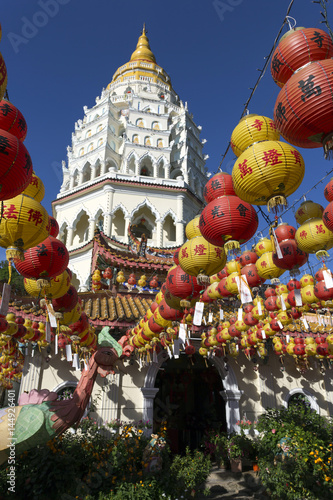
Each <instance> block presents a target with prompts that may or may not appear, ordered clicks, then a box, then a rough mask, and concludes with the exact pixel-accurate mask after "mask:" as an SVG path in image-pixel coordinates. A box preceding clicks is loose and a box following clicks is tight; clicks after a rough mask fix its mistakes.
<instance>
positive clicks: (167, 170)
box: [164, 164, 170, 179]
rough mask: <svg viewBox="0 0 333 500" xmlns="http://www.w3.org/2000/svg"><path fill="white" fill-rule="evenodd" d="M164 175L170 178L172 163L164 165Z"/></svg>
mask: <svg viewBox="0 0 333 500" xmlns="http://www.w3.org/2000/svg"><path fill="white" fill-rule="evenodd" d="M164 177H165V178H166V179H170V164H169V165H164Z"/></svg>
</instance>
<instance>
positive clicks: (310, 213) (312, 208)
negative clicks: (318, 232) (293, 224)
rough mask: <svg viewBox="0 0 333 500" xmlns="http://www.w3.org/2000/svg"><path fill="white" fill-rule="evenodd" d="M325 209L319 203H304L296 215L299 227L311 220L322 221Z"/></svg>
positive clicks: (307, 201)
mask: <svg viewBox="0 0 333 500" xmlns="http://www.w3.org/2000/svg"><path fill="white" fill-rule="evenodd" d="M323 211H324V208H323V207H322V206H321V205H319V203H314V202H313V201H311V200H306V201H303V202H302V203H301V204H300V206H299V208H298V210H297V211H296V213H295V219H296V221H297V222H298V224H299V225H301V224H303V223H304V222H306V221H307V220H310V219H321V218H322V216H323Z"/></svg>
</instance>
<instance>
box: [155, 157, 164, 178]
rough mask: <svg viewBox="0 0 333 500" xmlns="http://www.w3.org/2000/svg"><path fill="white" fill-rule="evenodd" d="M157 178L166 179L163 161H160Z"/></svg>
mask: <svg viewBox="0 0 333 500" xmlns="http://www.w3.org/2000/svg"><path fill="white" fill-rule="evenodd" d="M157 177H159V178H160V179H164V177H165V172H164V161H163V159H162V160H160V161H159V162H158V164H157Z"/></svg>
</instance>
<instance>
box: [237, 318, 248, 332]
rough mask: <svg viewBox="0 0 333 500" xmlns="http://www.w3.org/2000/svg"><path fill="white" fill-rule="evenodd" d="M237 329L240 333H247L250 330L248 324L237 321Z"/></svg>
mask: <svg viewBox="0 0 333 500" xmlns="http://www.w3.org/2000/svg"><path fill="white" fill-rule="evenodd" d="M235 328H236V330H238V331H239V332H245V331H246V330H248V328H249V325H247V324H246V323H244V321H243V320H239V319H238V320H237V321H236V322H235Z"/></svg>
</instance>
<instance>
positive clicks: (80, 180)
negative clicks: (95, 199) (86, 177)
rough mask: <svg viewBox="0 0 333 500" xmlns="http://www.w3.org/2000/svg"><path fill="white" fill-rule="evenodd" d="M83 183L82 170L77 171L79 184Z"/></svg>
mask: <svg viewBox="0 0 333 500" xmlns="http://www.w3.org/2000/svg"><path fill="white" fill-rule="evenodd" d="M81 184H83V170H82V171H81V172H80V173H79V185H80V186H81Z"/></svg>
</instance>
